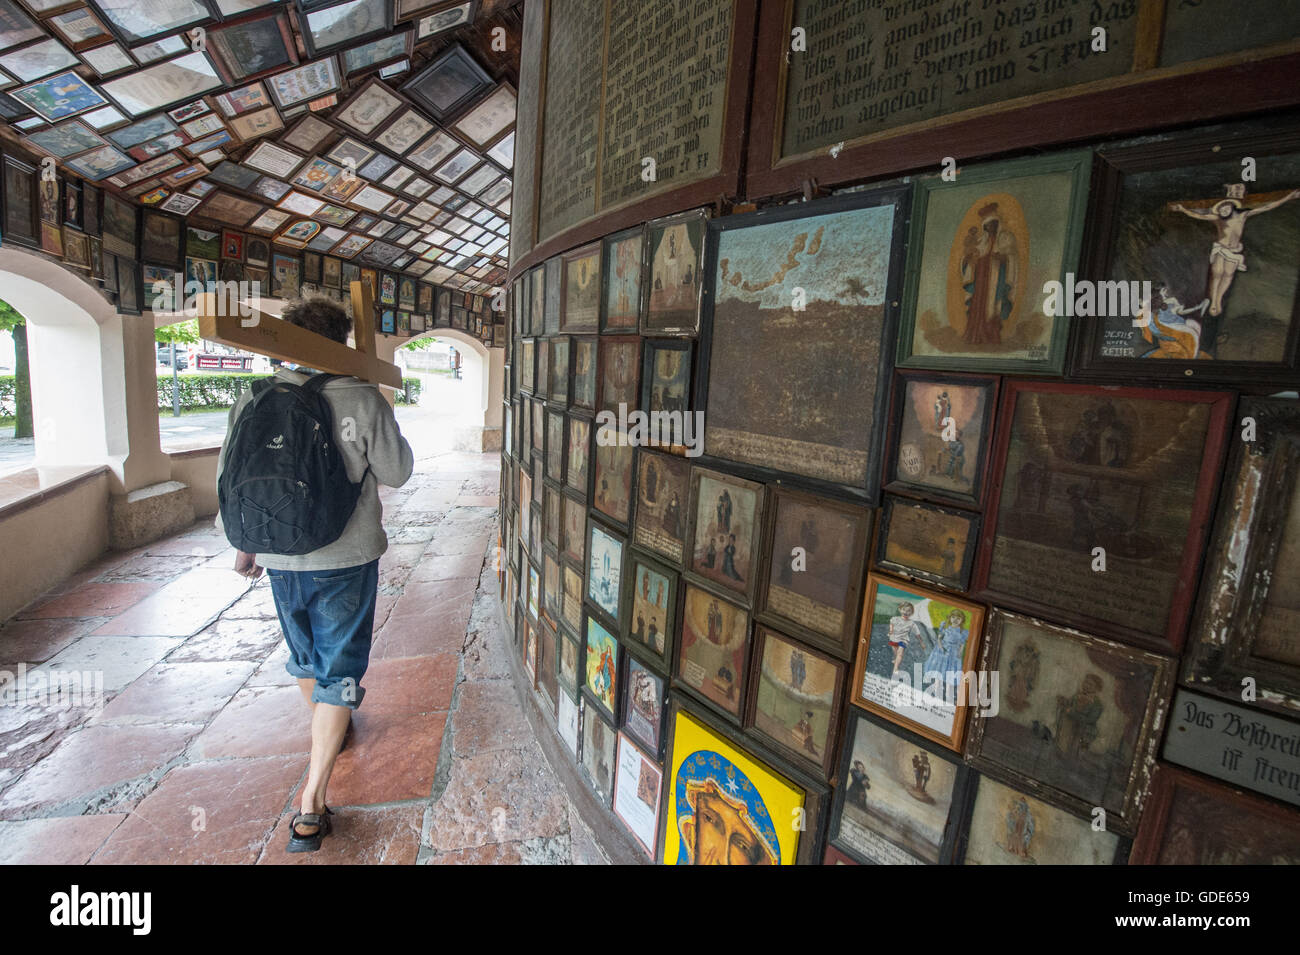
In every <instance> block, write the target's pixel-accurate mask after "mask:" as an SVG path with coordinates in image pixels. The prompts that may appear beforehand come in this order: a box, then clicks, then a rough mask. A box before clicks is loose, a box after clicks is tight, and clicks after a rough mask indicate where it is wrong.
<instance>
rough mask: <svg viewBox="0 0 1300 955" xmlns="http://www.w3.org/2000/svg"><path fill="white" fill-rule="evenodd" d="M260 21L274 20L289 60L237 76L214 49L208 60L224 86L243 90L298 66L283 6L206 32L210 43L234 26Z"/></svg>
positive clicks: (269, 8) (254, 11)
mask: <svg viewBox="0 0 1300 955" xmlns="http://www.w3.org/2000/svg"><path fill="white" fill-rule="evenodd" d="M260 20H274V21H275V25H276V27H277V28H278V30H279V32H280V39H281V41H282V42H283V43H284V50H285V53H286V54H288V58H289V59H288V62H287V63H282V64H280V65H279V66H273V67H270V68H269V69H265V70H257V71H255V72H252V73H237V72H236V67H235V66H232V64H230V63H227V62H226V59H225V57H224V56H223V55H222V52H221V50H220V49H218V48H217V47H215V46H214V47H213V55H212V57H211V59H212V62H213V64H214V65H215V66H216V68H217V74H218V75H219V76H220V77H221V78H222V79H223V80H224V81H225V83H226V85H227V86H234V87H244V86H247V85H249V84H251V83H254V82H256V81H257V80H260V79H262V78H263V77H266V76H270V75H271V74H273V73H280V72H282V71H284V70H287V69H292V68H293V67H295V66H298V65H299V60H298V47H297V44H296V43H295V42H294V38H293V30H292V28H291V27H290V26H289V14H288V12H287V9H286V8H284V7H276V6H272V7H266V8H261V9H256V10H253V11H250V14H249V15H247V16H240V17H236V18H234V19H231V20H227V21H225V22H224V23H223V24H222V25H221V26H220V27H216V28H214V29H211V30H209V31H208V33H209V34H210V35H211V36H210V37H209V40H211V39H212V37H218V36H220V35H221V34H222V33H225V32H226V31H227V30H231V29H235V28H237V27H242V26H247V25H248V24H250V23H253V22H255V21H260ZM270 101H271V96H270V94H269V93H268V94H267V102H268V103H269V102H270ZM224 112H225V111H224V110H222V113H223V114H224ZM231 118H233V117H231Z"/></svg>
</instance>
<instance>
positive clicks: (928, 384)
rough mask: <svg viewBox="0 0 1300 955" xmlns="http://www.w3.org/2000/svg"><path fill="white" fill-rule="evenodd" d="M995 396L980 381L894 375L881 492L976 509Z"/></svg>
mask: <svg viewBox="0 0 1300 955" xmlns="http://www.w3.org/2000/svg"><path fill="white" fill-rule="evenodd" d="M997 392H998V379H997V378H994V377H989V376H984V375H958V374H952V373H949V374H942V373H934V372H919V371H899V372H898V373H897V374H895V375H894V394H893V404H892V406H891V410H890V429H889V435H890V438H889V447H888V450H887V451H886V452H885V487H886V488H887V489H888V490H891V491H902V492H903V493H911V494H919V495H922V496H925V497H929V498H938V499H939V500H944V501H951V502H954V503H957V504H965V505H968V506H974V507H979V506H980V504H981V502H982V501H983V497H984V473H985V471H986V470H987V467H988V458H989V444H990V442H991V440H992V438H993V412H994V409H995V408H996V407H997Z"/></svg>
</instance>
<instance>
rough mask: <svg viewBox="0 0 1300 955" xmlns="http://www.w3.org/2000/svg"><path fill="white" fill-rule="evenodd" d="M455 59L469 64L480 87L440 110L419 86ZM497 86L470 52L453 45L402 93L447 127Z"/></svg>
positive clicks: (410, 81) (441, 53)
mask: <svg viewBox="0 0 1300 955" xmlns="http://www.w3.org/2000/svg"><path fill="white" fill-rule="evenodd" d="M453 57H458V58H460V59H462V60H464V61H465V62H466V63H467V64H469V66H470V68H471V70H472V71H473V72H475V73H476V74H478V75H479V76H480V77H481V79H480V81H479V84H478V86H476V87H475V88H474V89H473V90H471V91H470V92H468V93H466V94H464V95H463V96H461V97H460V99H458V100H456V101H455V102H454V103H451V104H449V105H448V106H447V108H446V109H440V108H439V107H438V106H437V105H436V104H434V103H433V102H431V101H430V100H429V99H428V98H427V97H426V96H425V95H424V93H423V92H421V90H420V89H419V86H420V84H421V83H422V82H423V81H424V80H425V79H426V78H428V77H429V76H430V75H432V74H433V73H435V72H436V71H437V70H439V69H441V68H442V65H443V63H444V62H445V61H447V60H450V59H452V58H453ZM495 86H496V84H495V83H494V82H493V81H492V77H491V75H489V74H488V72H487V71H486V70H484V69H483V67H481V66H479V64H478V61H477V60H475V59H474V57H472V56H470V54H469V52H468V51H467V50H466V49H465V48H464V47H463V46H461V45H460V44H459V43H452V44H449V45H448V46H447V47H446V48H445V49H444V50H443V51H441V52H440V53H439V54H438V56H437V57H435V58H434V59H433V61H432V62H430V63H429V65H428V66H426V67H425V68H424V69H422V70H421V71H420V72H419V73H417V74H416V75H415V76H413V77H411V79H409V80H407V81H406V83H404V84H403V85H402V93H403V94H405V95H406V96H407V97H408V98H409V99H415V100H419V102H420V104H421V105H422V106H423V107H424V110H425V112H426V113H427V114H428V115H429V117H430V118H432V119H433V120H434V121H435V122H437V123H438V124H440V125H443V126H447V125H450V124H451V121H452V119H453V117H458V115H459V113H460V112H461V111H462V110H463V109H464V108H465V107H467V106H468V105H469V104H470V103H473V102H477V101H478V99H479V98H480V97H481V96H482V94H483V93H484V92H485V91H487V90H489V89H493V88H495ZM475 152H478V150H475Z"/></svg>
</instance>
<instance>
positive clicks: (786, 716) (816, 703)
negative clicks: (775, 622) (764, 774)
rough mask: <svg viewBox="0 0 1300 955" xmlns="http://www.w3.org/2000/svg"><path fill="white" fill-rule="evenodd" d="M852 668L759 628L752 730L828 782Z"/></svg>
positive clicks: (749, 718)
mask: <svg viewBox="0 0 1300 955" xmlns="http://www.w3.org/2000/svg"><path fill="white" fill-rule="evenodd" d="M847 669H848V668H847V666H846V665H845V664H844V662H843V661H841V660H836V659H835V658H834V657H831V656H828V655H826V654H824V653H821V652H819V651H817V650H813V649H812V648H811V647H808V646H805V645H804V644H802V643H800V642H799V641H797V640H794V639H791V638H790V637H787V636H786V635H785V634H783V633H778V632H777V631H775V630H773V629H771V628H770V627H766V626H764V625H763V624H761V623H760V624H755V625H754V653H753V660H752V661H751V663H750V674H749V682H750V686H751V687H753V690H752V692H750V693H749V704H748V707H747V710H746V714H745V724H744V725H745V730H746V732H748V733H749V734H751V735H752V736H754V737H755V738H757V739H759V740H760V741H762V742H763V743H765V744H766V745H767V746H769V747H771V748H772V749H773V750H775V751H776V752H778V753H780V754H781V755H783V756H784V757H786V758H787V759H789V760H791V761H792V762H794V763H801V764H803V765H804V767H805V768H806V769H808V770H810V771H811V772H814V773H816V774H818V775H820V776H821V777H822V778H826V777H827V776H829V775H830V772H831V768H832V764H833V762H834V759H835V752H836V747H835V741H836V731H837V730H838V726H839V719H840V711H841V710H842V709H843V704H844V674H845V672H846V670H847Z"/></svg>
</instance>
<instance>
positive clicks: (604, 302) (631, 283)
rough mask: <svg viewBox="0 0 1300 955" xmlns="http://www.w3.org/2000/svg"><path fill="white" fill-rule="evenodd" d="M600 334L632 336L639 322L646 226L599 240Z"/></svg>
mask: <svg viewBox="0 0 1300 955" xmlns="http://www.w3.org/2000/svg"><path fill="white" fill-rule="evenodd" d="M602 244H603V246H604V248H603V255H604V268H603V269H602V270H601V296H600V330H601V331H602V332H612V333H615V334H629V333H632V332H635V331H636V330H637V328H638V327H639V325H640V321H641V275H642V273H643V272H644V270H645V262H644V259H645V226H643V225H639V226H637V227H635V228H633V229H627V230H626V231H624V232H619V233H616V234H614V235H610V236H606V237H605V238H604V239H603V240H602Z"/></svg>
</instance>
